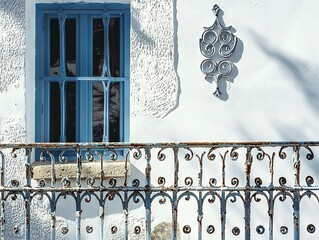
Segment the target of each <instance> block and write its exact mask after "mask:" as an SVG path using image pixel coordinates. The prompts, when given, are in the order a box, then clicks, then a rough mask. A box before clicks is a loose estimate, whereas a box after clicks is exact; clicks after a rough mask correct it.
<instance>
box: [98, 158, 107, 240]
mask: <svg viewBox="0 0 319 240" xmlns="http://www.w3.org/2000/svg"><path fill="white" fill-rule="evenodd" d="M96 154H97V155H98V156H99V158H100V166H101V168H100V201H99V204H100V207H99V216H100V239H101V240H103V238H104V217H105V214H104V205H105V201H104V200H103V199H104V198H103V191H102V189H103V181H104V167H103V154H101V153H99V152H96Z"/></svg>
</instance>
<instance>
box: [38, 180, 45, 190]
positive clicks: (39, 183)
mask: <svg viewBox="0 0 319 240" xmlns="http://www.w3.org/2000/svg"><path fill="white" fill-rule="evenodd" d="M45 185H46V182H45V180H44V179H41V180H39V182H38V186H39V187H41V188H43V187H45Z"/></svg>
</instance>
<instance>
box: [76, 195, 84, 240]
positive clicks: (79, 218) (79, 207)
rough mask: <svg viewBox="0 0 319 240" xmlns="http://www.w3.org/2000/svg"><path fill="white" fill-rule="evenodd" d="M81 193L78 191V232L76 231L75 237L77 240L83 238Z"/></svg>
mask: <svg viewBox="0 0 319 240" xmlns="http://www.w3.org/2000/svg"><path fill="white" fill-rule="evenodd" d="M81 212H82V210H81V193H80V192H77V193H76V219H75V225H76V232H75V238H76V240H80V239H81Z"/></svg>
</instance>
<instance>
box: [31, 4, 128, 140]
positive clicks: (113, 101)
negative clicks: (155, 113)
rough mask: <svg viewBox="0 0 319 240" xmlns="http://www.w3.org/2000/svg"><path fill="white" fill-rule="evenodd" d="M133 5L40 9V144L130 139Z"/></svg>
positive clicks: (42, 6)
mask: <svg viewBox="0 0 319 240" xmlns="http://www.w3.org/2000/svg"><path fill="white" fill-rule="evenodd" d="M129 37H130V10H129V5H127V4H102V3H101V4H98V3H96V4H81V3H77V4H37V5H36V79H35V81H36V107H35V108H36V136H35V137H36V141H37V142H125V141H128V140H129V139H128V138H129V136H128V133H129V51H130V50H129Z"/></svg>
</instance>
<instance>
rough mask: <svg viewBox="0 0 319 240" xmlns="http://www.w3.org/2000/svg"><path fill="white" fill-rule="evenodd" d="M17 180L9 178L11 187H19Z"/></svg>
mask: <svg viewBox="0 0 319 240" xmlns="http://www.w3.org/2000/svg"><path fill="white" fill-rule="evenodd" d="M19 184H20V183H19V181H18V180H16V179H13V180H11V186H12V187H19Z"/></svg>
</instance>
